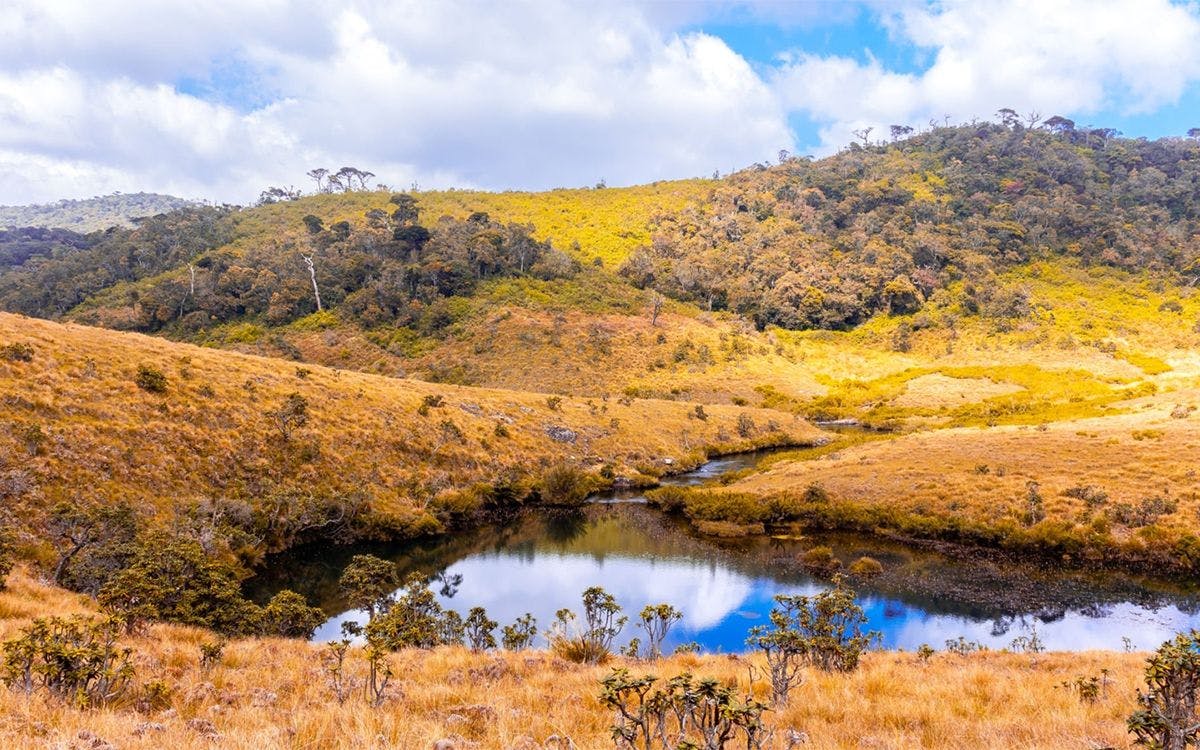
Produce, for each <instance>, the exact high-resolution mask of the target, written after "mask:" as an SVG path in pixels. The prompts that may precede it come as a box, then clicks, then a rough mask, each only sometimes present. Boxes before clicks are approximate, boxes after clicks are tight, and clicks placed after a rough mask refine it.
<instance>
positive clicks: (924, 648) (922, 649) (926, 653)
mask: <svg viewBox="0 0 1200 750" xmlns="http://www.w3.org/2000/svg"><path fill="white" fill-rule="evenodd" d="M934 653H936V652H935V651H934V650H933V646H930V645H929V644H928V643H922V644H921V645H920V646H918V647H917V658H918V659H920V660H921V662H922V663H925V662H928V661H929V660H930V659H931V658H932V657H933V655H934Z"/></svg>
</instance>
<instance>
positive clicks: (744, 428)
mask: <svg viewBox="0 0 1200 750" xmlns="http://www.w3.org/2000/svg"><path fill="white" fill-rule="evenodd" d="M755 429H756V427H755V424H754V418H753V417H751V416H750V415H749V414H745V413H742V414H739V415H738V418H737V433H738V436H739V437H741V438H743V439H748V438H751V437H753V436H754V431H755Z"/></svg>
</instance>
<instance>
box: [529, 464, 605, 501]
mask: <svg viewBox="0 0 1200 750" xmlns="http://www.w3.org/2000/svg"><path fill="white" fill-rule="evenodd" d="M592 489H593V482H592V478H591V476H589V475H588V473H587V472H585V471H584V470H582V469H580V468H578V467H576V466H573V465H571V464H566V463H563V464H558V465H557V466H554V467H551V468H550V469H549V470H548V471H547V472H546V473H545V475H543V476H542V482H541V485H540V486H539V488H538V497H539V498H541V500H542V502H544V503H547V504H549V505H582V504H583V502H584V501H585V500H586V499H587V496H588V495H589V494H590V493H591V491H592Z"/></svg>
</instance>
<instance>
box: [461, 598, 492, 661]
mask: <svg viewBox="0 0 1200 750" xmlns="http://www.w3.org/2000/svg"><path fill="white" fill-rule="evenodd" d="M499 624H500V623H498V622H496V621H495V620H492V619H490V618H488V616H487V611H486V610H484V608H483V607H472V608H471V611H470V612H468V613H467V619H466V622H465V623H464V625H465V633H466V639H467V645H469V646H470V647H471V650H472V651H486V650H488V649H492V648H495V647H496V636H495V635H494V631H495V630H496V626H497V625H499Z"/></svg>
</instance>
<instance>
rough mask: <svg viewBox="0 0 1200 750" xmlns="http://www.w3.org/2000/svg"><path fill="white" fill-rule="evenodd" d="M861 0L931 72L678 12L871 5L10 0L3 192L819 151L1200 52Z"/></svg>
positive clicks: (462, 179) (1098, 108) (1103, 17)
mask: <svg viewBox="0 0 1200 750" xmlns="http://www.w3.org/2000/svg"><path fill="white" fill-rule="evenodd" d="M861 7H868V8H872V9H873V10H871V11H870V12H871V13H873V14H874V15H873V16H871V17H872V18H873V19H874V20H875V21H876V22H877V23H879V24H880V25H881V26H883V27H885V28H886V29H887V30H888V32H889V33H890V35H891V36H892V37H893V39H894V41H895V42H896V43H897V44H898V45H901V47H900V48H901V49H903V48H904V47H908V48H911V49H913V50H915V52H916V54H920V55H924V56H926V57H927V58H928V63H927V67H925V68H924V69H923V70H921V71H919V72H915V73H912V72H903V71H897V70H892V69H889V68H888V67H887V66H886V65H884V64H883V63H881V62H879V61H876V60H874V59H871V58H868V59H866V60H865V61H863V60H858V59H851V58H849V57H839V56H836V55H818V54H814V53H813V52H812V51H807V52H806V51H805V50H795V51H794V52H792V53H790V55H789V56H788V57H787V58H786V59H785V60H784V61H782V62H780V63H779V64H778V65H774V66H772V65H767V64H765V63H764V62H763V61H761V60H759V61H756V63H755V65H752V64H751V63H750V62H748V61H747V60H745V59H743V58H742V57H741V56H739V55H738V54H736V53H735V52H734V51H733V50H731V49H730V47H729V45H728V44H726V42H724V41H722V40H721V39H719V38H718V37H716V36H713V35H710V34H706V33H703V32H697V31H687V32H680V31H678V29H682V28H689V29H694V28H697V27H699V28H703V27H704V25H705V23H707V22H714V23H724V24H737V23H742V22H745V23H750V24H758V26H756V27H755V28H760V27H761V25H762V24H777V25H778V26H780V27H781V28H788V29H797V28H804V27H806V25H807V24H826V25H827V26H826V27H827V28H834V26H836V24H837V23H839V22H843V21H846V20H852V19H854V18H856V16H857V14H859V13H861V12H865V11H861V10H860V6H847V5H846V4H844V3H843V4H837V3H834V4H826V3H814V4H806V5H804V7H799V6H794V5H793V6H786V7H785V5H781V4H778V3H771V2H754V1H751V0H708V1H706V2H700V1H697V2H681V3H673V4H656V3H651V2H645V1H643V0H628V2H612V3H589V4H584V3H576V2H570V1H569V0H523V1H519V2H518V1H514V2H510V3H487V2H477V1H473V0H451V1H448V2H439V3H430V2H423V1H420V0H392V1H390V2H389V1H386V0H350V1H349V2H334V0H210V1H209V2H206V3H203V4H196V3H193V2H190V1H189V0H9V2H6V3H4V4H2V5H0V39H4V40H5V43H4V44H3V45H0V165H2V166H3V167H4V168H5V170H6V179H5V180H3V181H0V203H24V202H30V201H43V200H52V199H55V198H58V197H73V196H80V195H91V194H94V193H99V192H105V191H109V190H112V189H121V190H126V191H130V190H141V189H145V190H160V191H166V192H174V193H178V194H182V195H186V196H189V197H209V198H213V199H217V200H236V201H248V200H251V199H253V198H254V196H255V195H256V194H257V192H258V190H260V189H261V188H263V187H265V186H266V185H268V184H296V183H301V184H302V183H304V180H305V178H304V177H303V174H304V172H305V171H307V170H308V169H309V168H311V167H313V166H318V165H322V166H328V167H335V168H336V167H339V166H342V165H344V164H351V165H355V166H359V167H362V168H365V169H370V170H371V171H373V172H375V173H376V174H377V175H378V176H379V179H380V180H382V181H385V182H388V183H390V184H393V185H408V184H409V183H411V182H414V181H416V182H419V183H420V184H422V185H423V186H427V187H435V186H450V185H454V186H460V187H470V186H481V187H487V188H511V187H524V188H548V187H553V186H557V185H580V184H590V183H592V182H594V181H596V180H598V179H600V178H604V179H606V180H607V181H608V182H609V184H626V183H634V182H644V181H649V180H654V179H666V178H676V177H686V176H692V175H697V174H708V173H710V172H711V171H712V170H714V169H720V170H722V171H726V170H728V169H730V168H733V167H740V166H744V165H746V164H748V163H751V162H754V161H759V160H763V159H767V158H770V157H771V156H772V155H774V154H775V153H776V151H777V150H778V149H779V148H788V147H791V146H793V143H792V140H793V137H792V134H791V132H790V131H789V128H788V124H787V121H788V115H789V114H790V113H791V114H798V115H801V116H806V117H808V118H809V119H811V120H812V121H814V122H815V123H817V124H818V125H819V127H820V129H821V139H822V141H823V144H824V145H823V150H825V151H829V150H832V149H833V148H836V147H837V146H840V145H841V144H843V143H845V142H846V140H848V138H849V134H850V131H851V130H853V129H854V128H856V127H862V126H865V125H872V126H874V127H876V128H878V129H877V130H876V131H875V133H876V134H877V135H878V134H879V133H882V132H884V130H885V129H886V127H887V126H888V125H890V124H893V123H907V124H912V125H919V124H922V123H924V122H926V121H927V120H928V119H929V118H931V117H936V118H940V117H941V116H942V115H943V114H949V115H951V116H952V118H953V119H954V120H956V121H957V120H965V119H969V118H970V117H973V116H974V117H990V116H991V115H992V114H993V113H994V112H995V110H996V109H998V108H999V107H1004V106H1009V107H1013V108H1016V109H1018V110H1021V111H1025V110H1029V109H1038V110H1041V111H1042V112H1043V113H1045V114H1052V113H1056V114H1066V115H1068V116H1079V115H1083V116H1087V115H1088V114H1092V113H1099V112H1102V111H1113V110H1116V111H1121V110H1128V111H1150V110H1153V109H1154V108H1156V107H1158V106H1161V105H1162V104H1164V103H1169V102H1172V101H1174V100H1176V99H1177V98H1178V97H1179V96H1180V94H1181V92H1183V91H1184V90H1185V89H1186V88H1187V87H1188V86H1189V85H1191V84H1192V83H1193V82H1194V81H1195V80H1196V78H1197V73H1196V71H1198V70H1200V20H1198V19H1197V14H1196V11H1195V8H1194V7H1193V6H1179V5H1172V4H1170V3H1169V2H1168V1H1167V0H1094V1H1088V0H1061V1H1060V2H1053V3H1047V2H1033V1H1032V0H1009V1H1006V2H1001V0H980V1H979V2H965V1H964V2H944V3H936V4H932V5H928V4H922V3H916V2H912V3H907V4H904V5H901V6H898V7H897V6H895V5H892V4H886V3H867V4H865V5H864V6H861ZM831 19H832V20H831ZM829 24H833V25H832V26H829ZM847 33H849V32H847ZM883 58H884V59H893V58H894V55H884V56H883ZM756 66H757V67H756Z"/></svg>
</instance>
